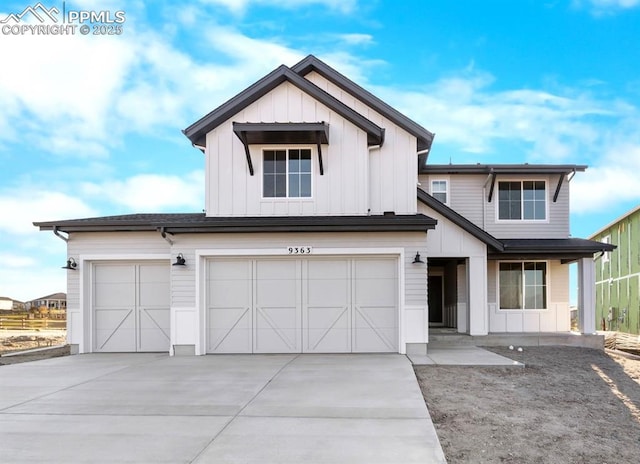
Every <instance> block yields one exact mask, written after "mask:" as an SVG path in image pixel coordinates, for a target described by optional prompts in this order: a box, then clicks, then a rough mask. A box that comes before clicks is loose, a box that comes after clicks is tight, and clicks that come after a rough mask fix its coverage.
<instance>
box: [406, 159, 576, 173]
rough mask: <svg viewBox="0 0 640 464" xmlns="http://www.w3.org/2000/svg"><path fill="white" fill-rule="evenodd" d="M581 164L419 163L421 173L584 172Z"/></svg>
mask: <svg viewBox="0 0 640 464" xmlns="http://www.w3.org/2000/svg"><path fill="white" fill-rule="evenodd" d="M587 167H588V166H585V165H581V164H527V163H525V164H424V160H423V161H422V162H421V164H419V165H418V172H419V173H420V174H492V173H495V174H569V173H571V172H575V171H579V172H583V171H585V170H586V169H587Z"/></svg>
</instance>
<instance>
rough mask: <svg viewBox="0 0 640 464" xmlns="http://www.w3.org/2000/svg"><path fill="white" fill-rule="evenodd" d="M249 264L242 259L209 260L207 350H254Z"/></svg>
mask: <svg viewBox="0 0 640 464" xmlns="http://www.w3.org/2000/svg"><path fill="white" fill-rule="evenodd" d="M251 266H252V265H251V261H250V260H247V259H242V258H240V259H238V258H219V259H218V258H217V259H213V260H209V261H208V269H207V271H208V282H207V298H208V308H207V314H206V316H207V321H208V322H207V327H208V334H207V335H208V337H207V352H208V353H251V352H252V351H253V342H252V340H253V322H252V312H251V307H252V292H253V290H252V270H251Z"/></svg>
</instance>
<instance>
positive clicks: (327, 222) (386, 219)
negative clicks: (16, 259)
mask: <svg viewBox="0 0 640 464" xmlns="http://www.w3.org/2000/svg"><path fill="white" fill-rule="evenodd" d="M436 224H437V221H436V220H435V219H433V218H430V217H428V216H425V215H424V214H408V215H394V214H385V215H373V216H287V217H207V216H205V215H204V213H188V214H128V215H123V216H106V217H96V218H85V219H71V220H65V221H50V222H35V223H34V225H35V226H36V227H39V228H40V230H54V228H55V229H57V230H58V231H61V232H67V233H72V232H118V231H121V232H125V231H160V230H164V231H165V232H167V233H170V234H181V233H182V234H184V233H222V232H402V231H404V232H408V231H411V232H426V231H427V230H429V229H434V228H435V226H436Z"/></svg>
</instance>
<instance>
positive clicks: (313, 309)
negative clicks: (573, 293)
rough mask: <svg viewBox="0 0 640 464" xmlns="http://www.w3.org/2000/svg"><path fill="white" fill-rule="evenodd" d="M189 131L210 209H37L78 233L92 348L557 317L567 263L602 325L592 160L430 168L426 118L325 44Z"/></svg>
mask: <svg viewBox="0 0 640 464" xmlns="http://www.w3.org/2000/svg"><path fill="white" fill-rule="evenodd" d="M184 133H185V135H186V136H187V138H188V139H189V140H190V141H191V143H192V144H193V146H194V147H196V148H197V149H199V150H201V151H202V152H203V153H204V155H205V166H206V170H205V173H206V175H205V182H206V186H205V194H206V197H205V207H206V209H205V211H206V212H205V213H186V214H131V215H123V216H110V217H99V218H88V219H76V220H62V221H53V222H40V223H36V224H35V225H36V226H38V227H40V229H41V230H51V231H53V232H54V233H55V234H56V235H58V236H60V237H62V238H63V239H64V240H66V241H67V242H68V243H67V248H68V256H69V265H68V266H67V268H68V269H69V270H68V271H67V272H68V292H69V299H68V334H69V335H68V337H69V342H70V343H71V344H73V345H75V348H76V349H77V350H78V351H79V352H100V351H127V352H133V351H167V350H169V351H170V352H171V353H177V354H198V355H199V354H205V353H290V352H294V353H300V352H303V353H314V352H320V353H327V352H394V353H405V352H410V353H415V354H418V353H426V349H427V343H428V341H429V330H430V328H431V327H453V328H455V330H457V331H458V332H460V333H463V334H470V335H480V336H481V335H487V334H489V333H502V332H514V333H522V332H537V333H542V332H545V333H546V332H555V333H562V332H567V331H568V330H569V270H568V264H569V263H571V262H577V263H578V266H579V280H580V284H581V288H582V289H583V291H582V292H581V294H580V299H581V306H580V307H581V317H580V320H581V327H580V328H581V331H582V332H585V333H592V332H594V331H595V316H594V301H593V295H592V293H593V292H592V289H593V285H594V281H595V280H594V267H593V254H594V253H596V252H599V251H601V250H608V249H611V247H610V246H609V245H606V244H601V243H598V242H593V241H588V240H581V239H576V238H569V180H570V178H571V177H572V176H573V175H574V173H575V172H577V171H583V170H584V169H585V167H584V166H574V165H562V166H534V165H513V166H503V165H472V166H467V165H464V166H455V165H446V166H434V165H429V164H427V163H426V161H427V154H428V152H429V149H430V147H431V143H432V141H433V134H432V133H431V132H429V131H428V130H426V129H424V128H423V127H421V126H420V125H418V124H416V123H415V122H414V121H411V120H410V119H408V118H407V117H406V116H404V115H402V114H400V113H399V112H398V111H397V110H395V109H393V108H392V107H390V106H389V105H387V104H386V103H384V102H382V101H381V100H380V99H378V98H377V97H375V96H374V95H372V94H370V93H369V92H367V91H366V90H364V89H362V88H361V87H359V86H358V85H357V84H355V83H354V82H352V81H350V80H349V79H347V78H346V77H344V76H342V75H341V74H339V73H338V72H336V71H335V70H334V69H332V68H330V67H329V66H327V65H326V64H325V63H323V62H322V61H319V60H318V59H316V58H315V57H313V56H309V57H307V58H305V59H304V60H302V61H301V62H300V63H298V64H296V65H295V66H293V67H291V68H289V67H286V66H280V67H279V68H277V69H276V70H274V71H273V72H271V73H270V74H268V75H267V76H265V77H264V78H262V79H261V80H259V81H258V82H256V83H255V84H253V85H252V86H250V87H249V88H247V89H246V90H244V91H243V92H241V93H240V94H238V95H236V96H235V97H233V98H232V99H230V100H229V101H227V102H226V103H224V104H222V105H221V106H219V107H218V108H216V109H215V110H213V111H212V112H211V113H209V114H208V115H206V116H204V117H203V118H202V119H200V120H198V121H197V122H195V123H194V124H192V125H191V126H189V127H188V128H187V129H185V130H184ZM418 182H419V183H418ZM63 233H64V234H63ZM65 234H66V236H65ZM173 261H175V262H173ZM76 263H77V265H76ZM427 284H428V285H427Z"/></svg>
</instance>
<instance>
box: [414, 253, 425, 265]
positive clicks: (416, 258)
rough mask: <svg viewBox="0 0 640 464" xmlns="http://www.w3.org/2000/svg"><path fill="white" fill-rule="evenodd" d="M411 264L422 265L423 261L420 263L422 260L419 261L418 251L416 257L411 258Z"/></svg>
mask: <svg viewBox="0 0 640 464" xmlns="http://www.w3.org/2000/svg"><path fill="white" fill-rule="evenodd" d="M413 264H424V261H422V259H420V252H419V251H418V252H417V253H416V257H415V258H413Z"/></svg>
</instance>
